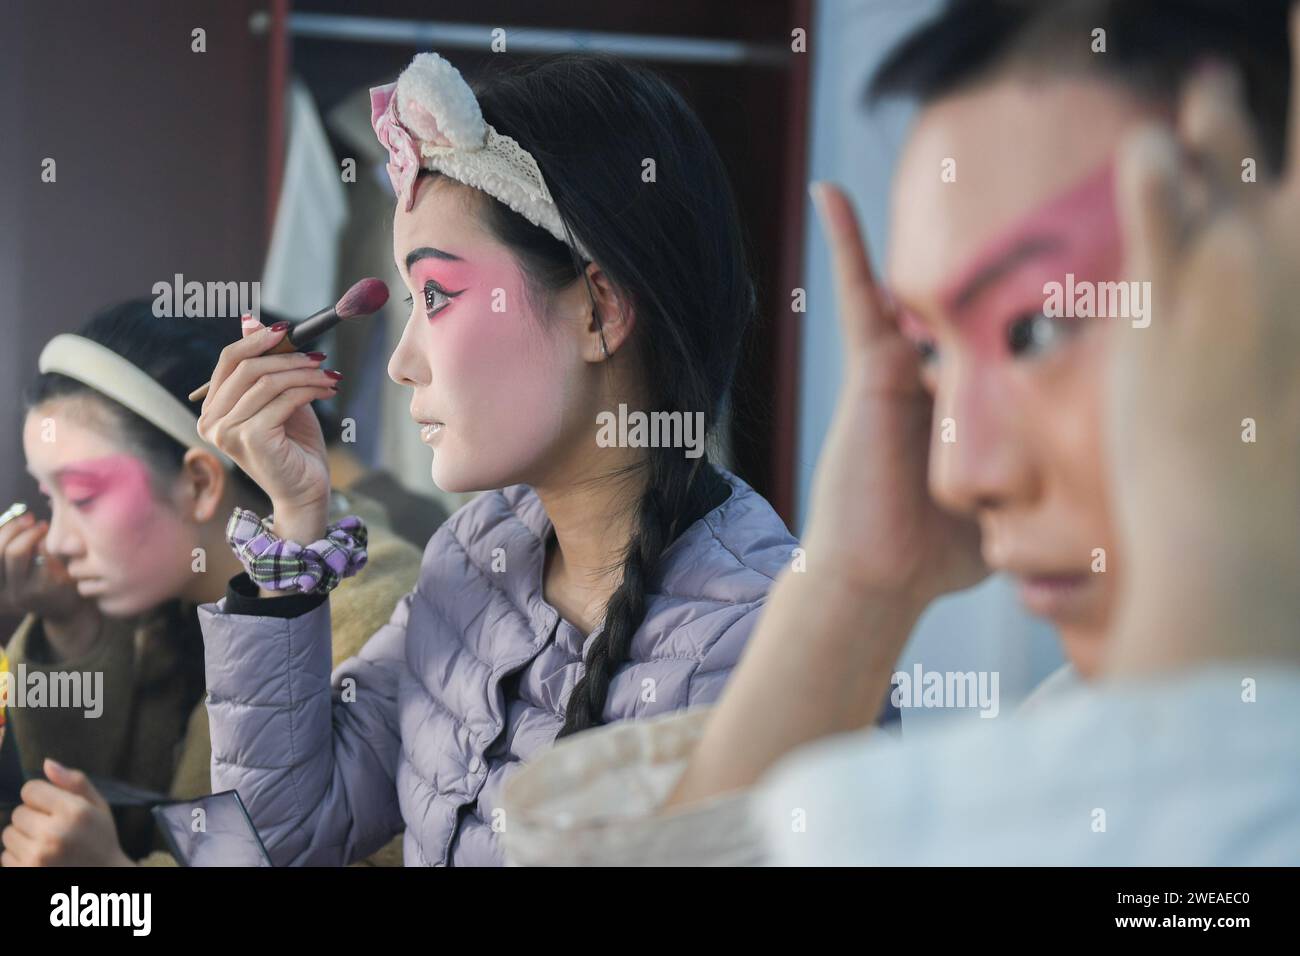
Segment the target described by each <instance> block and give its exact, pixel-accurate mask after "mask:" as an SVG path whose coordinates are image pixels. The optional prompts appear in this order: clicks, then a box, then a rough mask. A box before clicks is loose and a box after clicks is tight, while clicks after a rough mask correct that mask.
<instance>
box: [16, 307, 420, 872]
mask: <svg viewBox="0 0 1300 956" xmlns="http://www.w3.org/2000/svg"><path fill="white" fill-rule="evenodd" d="M237 337H238V323H237V322H236V321H235V320H233V319H232V320H220V319H187V320H174V319H159V318H156V317H155V316H154V315H153V313H152V309H151V304H150V301H149V300H147V299H142V300H136V301H132V302H126V303H123V304H122V305H119V306H116V307H114V308H111V309H108V310H106V311H104V312H102V313H100V314H99V315H97V316H96V317H94V318H93V319H91V321H90V322H89V323H87V324H86V325H85V326H84V327H83V328H82V329H81V331H80V332H79V333H78V334H77V335H60V336H57V337H55V338H54V339H53V340H52V341H51V342H50V343H49V344H48V345H47V346H46V348H45V350H44V351H43V352H42V353H41V359H40V375H39V376H38V377H37V378H36V380H35V382H34V383H33V385H32V387H31V388H30V390H29V393H28V396H27V398H28V409H27V414H26V421H25V425H24V428H23V445H24V449H25V452H26V458H27V467H28V470H29V471H30V472H31V473H32V475H33V476H34V477H35V478H36V480H37V481H39V482H40V488H41V493H42V494H43V495H44V496H45V497H46V499H47V501H48V503H49V508H50V515H51V516H50V519H49V520H48V521H45V520H37V519H36V517H35V515H33V514H32V513H31V512H30V511H28V512H27V513H26V514H24V515H22V516H21V517H18V518H17V519H15V520H13V521H11V522H9V523H8V524H7V525H5V526H4V527H2V528H0V552H2V553H3V555H4V562H3V570H2V572H0V600H3V602H4V604H5V607H6V610H7V611H9V612H15V613H19V614H23V615H25V617H24V619H23V621H22V623H21V624H20V626H19V628H18V630H17V631H16V632H15V633H14V635H13V637H12V638H11V639H10V641H9V644H8V654H9V658H10V666H11V668H12V669H13V670H14V671H15V672H16V671H17V669H18V668H19V667H23V668H24V672H25V673H27V674H34V673H38V672H39V673H41V674H44V675H45V676H46V677H47V678H49V677H50V676H51V675H55V674H58V673H65V672H82V673H90V674H102V675H103V690H102V695H103V700H102V701H100V702H98V709H99V710H100V711H101V713H100V714H99V716H97V717H94V718H88V717H86V716H85V714H84V711H83V709H81V708H70V707H48V706H47V707H11V708H10V709H9V732H10V733H12V734H14V736H15V738H16V740H17V743H18V744H19V751H20V753H21V756H22V760H23V765H24V770H25V771H26V773H27V775H28V776H31V777H40V776H41V775H42V772H43V773H44V776H45V777H47V778H48V781H46V780H31V781H29V782H28V783H27V784H26V786H25V787H24V790H23V798H24V805H23V806H20V807H18V808H17V809H15V810H14V811H13V817H12V821H9V823H10V825H9V826H7V827H6V828H5V829H4V832H3V835H2V837H0V839H2V840H3V846H4V851H3V855H2V856H0V862H3V864H4V865H6V866H15V865H46V864H80V865H102V864H110V863H128V862H130V861H133V860H138V859H141V858H145V857H148V860H149V862H151V863H166V862H169V861H170V857H168V856H167V855H166V854H163V853H153V854H152V855H150V854H151V851H152V850H154V849H155V846H154V828H153V820H152V817H151V816H150V815H149V813H148V812H147V810H137V809H122V810H118V811H116V812H114V813H112V814H111V815H110V813H109V810H108V807H107V806H106V805H105V804H104V802H103V800H102V799H100V797H99V795H98V794H97V793H96V792H95V791H94V788H93V787H92V786H91V785H90V784H89V782H88V780H87V779H86V777H87V775H92V776H104V777H111V778H116V779H118V780H122V781H125V782H127V783H130V784H134V785H136V786H139V787H143V788H146V789H149V790H153V791H159V792H164V793H168V794H170V795H172V796H173V797H177V798H188V797H194V796H199V795H202V794H206V793H209V792H211V790H210V786H211V784H210V762H211V756H210V754H211V745H210V741H209V736H208V722H207V712H206V710H205V709H204V707H203V697H204V675H203V646H202V639H201V636H200V633H199V627H198V618H197V614H196V608H197V607H198V605H199V604H201V603H203V602H205V601H211V600H215V599H216V598H218V597H219V596H220V595H221V594H222V593H223V592H224V589H225V582H226V581H227V580H228V579H229V577H230V575H231V574H233V573H234V571H235V570H236V569H237V568H238V562H237V561H236V560H235V558H234V556H233V555H232V554H231V552H230V549H229V547H228V546H227V544H226V541H225V528H226V522H227V519H228V517H229V516H230V513H231V510H232V509H233V508H235V507H236V506H239V507H244V508H258V507H264V503H263V502H264V500H265V499H264V497H263V496H262V494H261V492H260V491H259V490H258V488H257V486H256V485H254V484H253V483H252V482H251V481H249V479H248V478H247V477H246V476H245V475H244V474H242V473H241V472H240V471H239V470H238V469H237V468H235V467H233V465H232V464H231V463H230V462H229V460H228V459H226V458H225V456H224V455H222V454H221V453H220V452H218V451H217V450H216V449H214V448H212V447H211V446H210V445H207V444H205V443H204V442H202V441H201V440H200V439H199V437H198V433H197V431H196V430H195V422H196V418H195V415H194V412H193V411H192V410H191V409H190V407H189V406H188V404H187V403H186V401H185V396H186V395H187V394H188V393H189V391H191V390H192V389H193V388H194V387H195V386H197V385H199V384H202V382H203V381H204V380H205V379H206V377H207V374H208V371H209V369H210V368H211V366H212V364H213V362H214V361H215V359H216V356H218V355H219V354H220V351H221V348H222V347H223V345H225V344H226V343H227V342H229V341H231V340H232V339H234V338H237ZM323 358H324V356H318V357H304V361H307V362H311V363H312V364H314V365H319V364H320V360H321V359H323ZM329 392H330V390H329V389H321V390H319V392H318V393H317V396H316V397H321V398H324V397H326V396H327V394H328V393H329ZM308 412H309V413H311V414H314V413H313V412H311V410H310V409H309V410H308ZM349 506H350V507H352V508H355V509H359V510H361V511H362V512H363V513H364V514H366V515H367V518H368V519H369V521H370V522H371V526H372V528H373V529H374V534H373V537H372V538H371V540H370V542H369V546H368V550H369V567H368V568H367V570H366V572H365V574H363V575H362V576H360V577H357V578H355V579H353V580H351V581H349V582H348V584H347V586H345V587H344V588H342V589H340V592H339V596H338V598H339V600H338V603H339V606H340V608H341V611H342V616H341V617H340V619H339V625H338V627H337V628H336V630H335V632H334V633H335V641H336V643H335V646H334V648H333V654H334V656H335V657H338V658H339V659H342V658H343V657H347V656H350V655H351V654H352V653H354V652H355V651H356V649H357V648H358V647H359V646H360V645H361V643H362V640H363V639H364V638H365V637H367V636H369V634H370V633H371V631H372V630H373V629H374V628H375V627H376V626H377V625H378V624H379V623H381V622H382V621H383V620H385V619H386V618H387V616H388V615H389V613H391V611H392V609H393V607H394V605H395V604H396V603H397V600H398V598H399V597H400V596H401V594H402V593H404V592H405V591H406V590H407V589H408V588H409V587H410V585H411V583H412V582H413V581H414V579H415V575H416V569H417V567H418V562H419V555H418V552H416V550H415V549H414V548H413V547H411V546H410V545H408V544H406V543H405V542H402V541H400V540H399V539H397V538H396V537H395V536H394V535H393V534H392V533H391V532H389V531H388V530H387V529H386V527H385V522H384V520H383V512H382V511H381V510H380V509H379V508H378V506H377V505H375V503H373V502H366V501H365V500H364V499H354V500H353V501H351V502H350V503H349ZM85 811H89V812H85ZM394 855H395V848H394V850H392V851H389V862H393V860H392V857H393V856H394Z"/></svg>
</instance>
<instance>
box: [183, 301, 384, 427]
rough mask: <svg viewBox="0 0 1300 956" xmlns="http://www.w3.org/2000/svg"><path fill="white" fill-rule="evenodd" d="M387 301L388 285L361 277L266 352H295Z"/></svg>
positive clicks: (196, 394) (199, 393)
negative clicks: (337, 326) (331, 303)
mask: <svg viewBox="0 0 1300 956" xmlns="http://www.w3.org/2000/svg"><path fill="white" fill-rule="evenodd" d="M387 301H388V286H386V285H384V283H383V282H382V281H380V280H379V279H362V280H361V281H360V282H358V283H357V284H356V285H354V286H353V287H352V288H350V289H348V291H347V292H345V293H343V298H341V299H339V300H338V302H336V303H334V305H333V306H331V307H330V308H328V309H322V310H321V311H320V312H317V313H316V314H315V315H309V316H308V317H307V318H305V319H302V320H301V321H299V322H294V323H293V324H292V325H291V326H290V327H289V334H288V335H286V336H285V337H284V338H282V339H281V340H280V341H279V342H277V343H276V344H275V347H274V348H271V349H268V350H267V351H266V352H263V353H262V354H263V355H275V354H277V353H280V352H293V351H296V350H298V349H301V348H302V347H303V346H304V345H309V344H310V343H312V342H314V341H315V340H316V339H318V338H320V337H321V336H322V335H324V334H325V333H326V332H328V331H329V330H330V329H332V328H334V326H336V325H338V324H339V323H340V322H342V321H343V320H344V319H355V318H357V317H359V316H363V315H373V314H374V313H376V312H378V311H379V310H380V309H382V308H383V307H384V303H385V302H387ZM211 384H212V383H211V382H204V383H203V384H202V385H200V386H199V387H198V388H196V389H195V390H194V391H192V392H190V401H191V402H201V401H203V399H204V397H205V396H206V395H207V394H208V386H210V385H211Z"/></svg>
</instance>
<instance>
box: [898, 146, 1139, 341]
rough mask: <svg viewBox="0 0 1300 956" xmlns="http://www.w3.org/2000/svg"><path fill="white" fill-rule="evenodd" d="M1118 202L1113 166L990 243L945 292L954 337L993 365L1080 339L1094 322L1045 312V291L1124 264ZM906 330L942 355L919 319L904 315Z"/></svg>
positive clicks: (1110, 274)
mask: <svg viewBox="0 0 1300 956" xmlns="http://www.w3.org/2000/svg"><path fill="white" fill-rule="evenodd" d="M1122 239H1123V236H1122V233H1121V231H1120V227H1119V217H1118V212H1117V209H1116V206H1115V198H1114V167H1113V165H1111V164H1107V165H1106V166H1104V167H1103V168H1102V169H1101V170H1099V171H1097V172H1095V173H1093V174H1091V175H1090V176H1088V177H1087V178H1085V179H1084V180H1083V181H1082V182H1081V183H1079V184H1078V185H1076V186H1074V187H1073V188H1071V189H1069V190H1067V191H1066V192H1065V193H1063V194H1061V195H1059V196H1057V197H1056V198H1055V199H1051V200H1049V201H1048V202H1046V203H1045V204H1044V205H1042V206H1040V207H1039V208H1038V209H1036V210H1034V211H1033V212H1031V213H1029V214H1028V215H1027V216H1025V217H1024V218H1023V219H1022V220H1021V221H1020V222H1018V223H1016V224H1015V225H1013V226H1012V227H1011V228H1009V229H1007V230H1005V231H1004V232H1003V233H1002V234H1001V235H999V236H997V237H996V238H995V239H993V240H991V241H989V242H987V243H986V244H985V245H984V246H983V247H982V248H981V249H980V250H979V251H978V252H977V253H976V254H975V255H974V256H972V257H971V260H970V262H969V264H968V265H967V266H965V267H963V268H962V269H960V270H958V271H957V273H956V275H955V276H954V278H953V279H952V280H950V281H949V282H947V283H945V285H944V286H943V288H942V289H941V290H940V293H939V308H940V309H941V310H942V317H943V319H944V320H945V321H944V323H943V324H944V326H945V328H948V326H951V328H949V329H948V332H947V334H949V335H953V336H957V337H959V338H960V339H961V340H964V341H965V342H966V343H967V344H968V345H969V346H970V347H971V348H972V349H973V350H974V351H975V352H976V353H978V354H980V355H983V356H985V357H986V358H990V359H998V358H1006V357H1011V358H1018V357H1021V356H1027V355H1033V354H1038V353H1039V352H1042V351H1045V350H1047V349H1048V348H1050V347H1052V346H1054V345H1056V344H1058V343H1060V342H1061V341H1063V340H1065V339H1066V338H1068V337H1070V336H1072V335H1074V334H1075V333H1077V332H1078V331H1079V330H1080V329H1081V328H1082V324H1083V323H1085V322H1088V321H1089V320H1088V319H1076V318H1066V317H1054V316H1048V315H1045V314H1044V307H1045V304H1046V298H1047V297H1046V294H1045V291H1044V290H1045V287H1046V286H1047V284H1049V283H1065V282H1066V281H1067V277H1073V278H1072V279H1070V281H1083V282H1088V281H1091V282H1105V281H1111V280H1113V279H1115V278H1117V277H1118V274H1119V272H1120V271H1121V267H1122V263H1123V252H1122ZM899 328H900V331H901V332H902V333H903V335H904V336H905V337H907V338H908V339H909V340H910V341H912V342H913V343H914V344H915V345H916V346H917V348H918V350H920V351H921V353H922V355H923V356H925V358H926V359H929V358H931V357H933V356H934V354H935V353H936V336H935V331H936V330H932V328H931V327H930V326H929V325H928V324H927V323H926V322H925V321H924V320H922V319H921V318H920V316H919V315H917V314H915V313H913V312H910V311H908V310H907V309H901V310H900V320H899Z"/></svg>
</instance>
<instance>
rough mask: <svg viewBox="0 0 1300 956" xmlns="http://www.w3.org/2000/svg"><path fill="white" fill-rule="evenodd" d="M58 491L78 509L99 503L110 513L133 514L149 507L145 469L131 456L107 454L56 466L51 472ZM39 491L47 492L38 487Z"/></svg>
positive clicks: (146, 470)
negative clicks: (54, 470) (61, 466)
mask: <svg viewBox="0 0 1300 956" xmlns="http://www.w3.org/2000/svg"><path fill="white" fill-rule="evenodd" d="M53 477H54V485H55V487H56V488H57V489H58V491H59V494H60V495H62V497H63V498H64V499H65V500H66V501H67V502H68V503H69V504H72V505H74V506H76V507H78V508H86V507H89V506H90V505H91V504H95V503H98V502H103V503H105V504H106V505H109V506H111V510H113V511H114V512H119V511H120V512H126V513H137V512H142V511H145V512H147V511H149V510H151V509H152V506H153V496H152V493H151V489H150V481H149V471H148V467H147V466H146V465H145V464H144V462H142V461H140V460H139V459H138V458H134V457H132V456H131V455H109V456H106V457H104V458H95V459H89V460H87V461H81V462H77V463H75V464H73V465H69V466H66V467H64V468H60V469H59V470H58V471H56V472H55V473H54V476H53ZM42 493H43V494H45V493H47V491H46V490H45V489H44V488H42Z"/></svg>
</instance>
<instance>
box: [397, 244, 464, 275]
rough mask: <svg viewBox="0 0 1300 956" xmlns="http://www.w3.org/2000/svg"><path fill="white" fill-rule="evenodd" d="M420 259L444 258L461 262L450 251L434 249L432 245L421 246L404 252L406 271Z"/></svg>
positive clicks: (461, 260) (459, 258) (458, 257)
mask: <svg viewBox="0 0 1300 956" xmlns="http://www.w3.org/2000/svg"><path fill="white" fill-rule="evenodd" d="M421 259H446V260H447V261H448V262H463V261H464V260H463V259H461V257H460V256H453V255H452V254H451V253H450V252H443V251H442V250H441V249H435V248H433V247H432V246H421V247H420V248H419V249H412V250H411V251H410V252H408V253H407V254H406V271H407V272H408V273H409V272H410V271H411V266H413V265H415V264H416V263H417V262H419V261H420V260H421Z"/></svg>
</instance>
